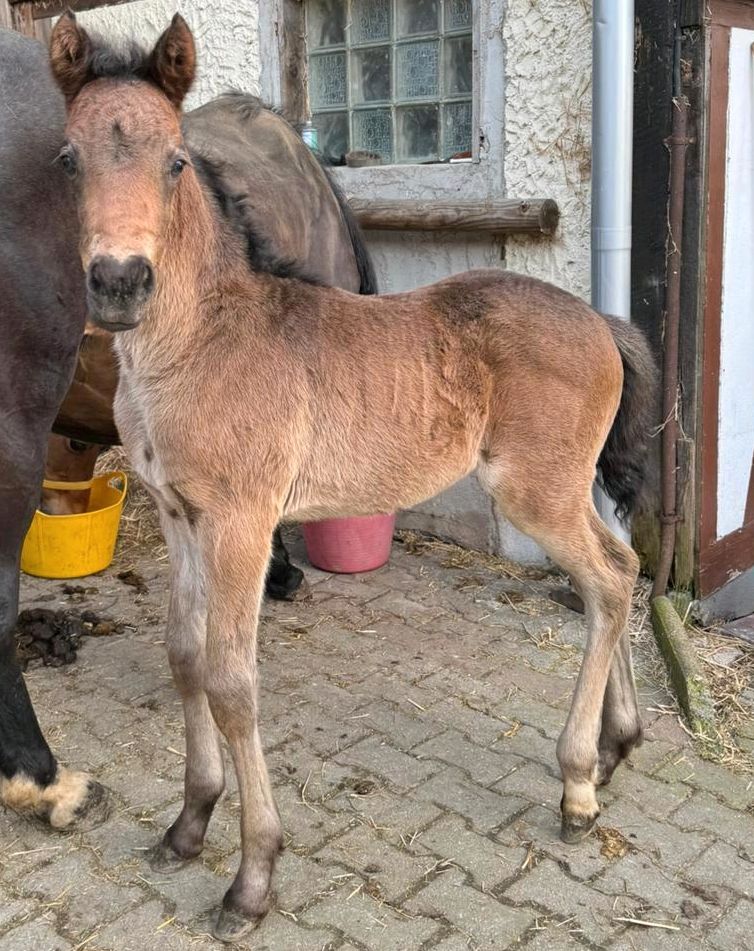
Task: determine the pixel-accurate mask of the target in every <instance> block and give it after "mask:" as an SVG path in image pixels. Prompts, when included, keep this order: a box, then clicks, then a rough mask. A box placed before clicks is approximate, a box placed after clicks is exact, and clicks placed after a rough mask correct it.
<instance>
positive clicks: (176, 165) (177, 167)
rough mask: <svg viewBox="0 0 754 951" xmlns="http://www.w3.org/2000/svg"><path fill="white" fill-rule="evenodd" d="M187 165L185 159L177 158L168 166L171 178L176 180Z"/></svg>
mask: <svg viewBox="0 0 754 951" xmlns="http://www.w3.org/2000/svg"><path fill="white" fill-rule="evenodd" d="M187 164H188V163H187V162H186V159H182V158H177V159H176V160H175V161H174V162H173V164H172V165H171V166H170V174H171V175H172V176H173V178H178V176H179V175H180V174H181V172H182V171H183V170H184V168H186V165H187Z"/></svg>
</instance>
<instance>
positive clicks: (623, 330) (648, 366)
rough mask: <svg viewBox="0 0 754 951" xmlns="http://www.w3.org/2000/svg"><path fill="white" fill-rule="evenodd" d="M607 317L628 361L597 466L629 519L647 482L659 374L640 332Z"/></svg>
mask: <svg viewBox="0 0 754 951" xmlns="http://www.w3.org/2000/svg"><path fill="white" fill-rule="evenodd" d="M605 320H607V322H608V324H609V325H610V329H611V330H612V332H613V339H614V340H615V344H616V346H617V347H618V350H619V351H620V356H621V360H622V361H623V393H622V394H621V399H620V406H619V407H618V413H617V415H616V417H615V422H614V423H613V426H612V429H611V430H610V432H609V433H608V437H607V441H606V442H605V445H604V447H603V449H602V453H601V455H600V457H599V460H598V462H597V469H598V471H599V475H600V481H601V483H602V486H603V488H604V489H605V491H606V492H607V494H608V495H609V496H610V498H611V499H612V500H613V501H614V502H615V503H616V511H617V513H618V515H619V516H620V518H626V517H627V516H629V515H631V513H632V512H633V511H635V509H636V508H637V505H638V502H639V499H640V495H641V490H642V487H643V485H644V480H645V475H646V468H647V455H648V452H649V439H650V435H651V430H652V426H653V424H654V412H655V400H656V393H657V382H658V373H657V365H656V364H655V360H654V357H653V356H652V351H651V350H650V349H649V344H648V343H647V340H646V338H645V336H644V334H643V333H642V332H641V330H639V329H638V328H637V327H635V326H632V325H631V324H629V323H628V321H626V320H619V319H618V318H617V317H605Z"/></svg>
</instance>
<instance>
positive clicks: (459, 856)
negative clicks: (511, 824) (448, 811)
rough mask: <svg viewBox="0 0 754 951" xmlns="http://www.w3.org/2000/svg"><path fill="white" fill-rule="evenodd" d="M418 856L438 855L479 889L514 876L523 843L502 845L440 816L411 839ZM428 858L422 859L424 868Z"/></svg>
mask: <svg viewBox="0 0 754 951" xmlns="http://www.w3.org/2000/svg"><path fill="white" fill-rule="evenodd" d="M411 848H412V849H413V850H414V851H415V852H416V853H417V854H419V855H425V854H429V855H432V856H433V857H434V856H438V857H440V858H441V859H444V860H446V861H448V862H452V864H453V865H455V866H458V867H459V868H461V869H462V870H463V871H465V872H468V873H469V875H471V876H472V877H473V878H474V879H475V881H476V884H477V885H478V886H479V887H480V888H482V890H484V891H487V890H489V888H490V886H492V885H495V884H497V883H498V882H501V881H503V880H504V879H507V878H510V877H511V876H512V875H515V874H516V873H517V872H518V870H519V868H520V867H521V863H522V862H523V861H524V859H525V858H526V849H525V848H524V847H523V846H506V845H503V844H502V843H499V842H493V841H491V840H490V839H487V838H485V837H484V836H480V835H479V834H478V833H476V832H473V831H471V830H469V829H468V828H467V826H466V823H465V822H464V820H463V819H461V818H460V817H458V816H444V817H443V818H441V819H439V820H438V821H437V822H435V823H433V824H432V825H431V826H430V827H429V829H426V830H425V831H424V832H422V833H421V834H420V835H418V836H417V837H416V839H415V840H414V841H412V842H411ZM432 864H433V862H432V861H427V860H426V859H425V861H424V866H425V868H428V867H431V865H432Z"/></svg>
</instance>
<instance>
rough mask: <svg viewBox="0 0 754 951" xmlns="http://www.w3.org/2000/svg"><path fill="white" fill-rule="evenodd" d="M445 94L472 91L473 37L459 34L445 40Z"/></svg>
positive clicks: (453, 94) (468, 92)
mask: <svg viewBox="0 0 754 951" xmlns="http://www.w3.org/2000/svg"><path fill="white" fill-rule="evenodd" d="M443 72H444V73H445V83H444V85H445V95H446V96H457V95H459V94H467V95H468V94H470V93H471V37H470V36H459V37H454V38H453V39H452V40H445V56H444V58H443Z"/></svg>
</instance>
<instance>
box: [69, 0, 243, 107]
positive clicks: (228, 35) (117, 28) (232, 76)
mask: <svg viewBox="0 0 754 951" xmlns="http://www.w3.org/2000/svg"><path fill="white" fill-rule="evenodd" d="M258 10H259V8H258V3H257V0H243V2H242V3H237V2H235V0H135V2H133V3H125V4H122V5H118V6H114V7H103V8H102V9H100V10H91V11H89V12H87V13H78V14H76V18H77V19H78V20H79V21H80V22H81V23H82V24H83V25H84V26H85V27H86V28H87V29H91V30H92V31H94V30H97V31H99V32H100V33H101V34H102V35H103V36H105V37H107V38H108V39H111V40H116V39H119V38H123V39H125V40H133V39H138V41H139V42H140V43H142V44H143V45H145V46H146V45H149V44H150V43H152V42H154V40H156V39H157V37H158V36H159V35H160V33H162V31H163V30H164V29H165V28H166V27H167V26H168V25H169V23H170V20H171V18H172V17H173V14H175V13H180V14H181V15H182V16H183V17H185V19H186V21H187V23H188V24H189V26H190V27H191V29H192V30H193V33H194V37H195V38H196V42H197V46H198V49H199V68H198V72H197V79H196V82H195V83H194V88H193V89H192V90H191V92H190V93H189V96H188V98H187V100H186V106H187V108H189V109H192V108H194V106H198V105H200V104H201V103H203V102H206V101H207V100H208V99H212V98H213V97H214V96H217V95H219V94H220V93H222V92H225V91H227V90H228V89H233V88H237V89H243V90H244V91H246V92H258V91H259V64H260V59H261V57H260V50H259V28H258Z"/></svg>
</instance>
